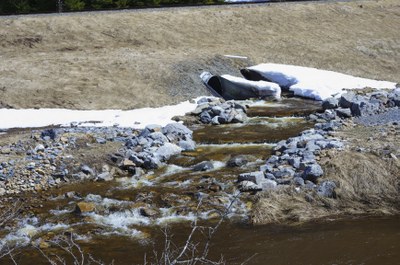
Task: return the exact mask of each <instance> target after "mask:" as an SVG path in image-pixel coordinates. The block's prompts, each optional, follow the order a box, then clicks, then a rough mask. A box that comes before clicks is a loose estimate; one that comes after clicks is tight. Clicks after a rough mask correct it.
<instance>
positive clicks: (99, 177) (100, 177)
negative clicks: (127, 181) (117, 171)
mask: <svg viewBox="0 0 400 265" xmlns="http://www.w3.org/2000/svg"><path fill="white" fill-rule="evenodd" d="M113 179H114V177H113V175H112V174H111V173H110V172H103V173H101V174H99V175H97V177H96V180H97V181H111V180H113Z"/></svg>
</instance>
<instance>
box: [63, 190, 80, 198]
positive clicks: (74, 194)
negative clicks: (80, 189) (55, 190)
mask: <svg viewBox="0 0 400 265" xmlns="http://www.w3.org/2000/svg"><path fill="white" fill-rule="evenodd" d="M64 197H65V198H67V199H74V198H79V197H80V196H79V194H78V193H77V192H76V191H69V192H66V193H65V194H64Z"/></svg>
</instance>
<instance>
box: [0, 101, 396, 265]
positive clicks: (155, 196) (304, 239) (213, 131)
mask: <svg viewBox="0 0 400 265" xmlns="http://www.w3.org/2000/svg"><path fill="white" fill-rule="evenodd" d="M318 108H319V105H318V104H315V103H312V102H310V101H305V100H298V99H288V100H284V101H282V102H280V103H263V104H253V106H252V107H251V108H250V109H249V113H248V114H249V116H251V117H252V118H250V120H249V122H248V123H246V124H234V125H223V126H198V127H195V128H193V129H194V140H195V141H196V142H197V144H198V145H197V148H196V150H195V151H193V152H185V153H182V154H181V155H179V156H176V157H174V158H172V159H171V160H170V161H169V165H168V166H166V167H164V168H161V169H159V170H156V171H154V172H149V173H148V174H147V175H146V176H145V177H142V178H140V179H136V178H134V177H131V176H126V177H122V178H118V179H115V180H114V181H111V182H102V183H101V182H90V183H87V184H85V185H82V184H74V185H68V186H64V187H62V188H60V189H58V190H54V191H52V196H51V199H49V200H47V201H45V202H43V207H41V208H36V209H32V214H31V216H30V217H27V218H23V219H21V220H19V221H18V224H17V225H16V226H17V228H16V229H11V228H10V229H5V230H3V231H2V232H1V234H0V238H3V240H2V242H6V241H7V242H14V243H18V244H19V245H21V246H25V247H24V248H22V250H21V251H23V255H19V256H18V263H19V264H46V261H45V260H44V259H43V257H42V256H41V254H40V253H39V251H38V250H36V249H33V248H31V247H30V244H31V242H32V241H35V240H37V239H38V238H42V239H45V240H50V239H52V238H53V237H54V236H55V235H57V234H62V233H65V232H70V233H73V234H75V235H76V241H77V242H78V243H79V245H80V246H81V247H82V249H83V250H85V251H87V252H89V253H91V254H92V255H93V256H95V257H96V258H98V259H101V260H103V261H105V262H106V263H109V262H111V261H113V260H114V262H115V264H142V263H143V260H144V255H145V253H148V254H147V255H148V256H151V255H152V253H153V250H157V251H162V249H163V242H164V237H165V236H164V234H163V229H164V228H165V227H166V225H168V228H169V231H168V234H170V235H172V234H173V235H174V237H173V240H174V243H175V244H176V245H178V246H179V245H182V244H184V242H185V240H186V238H187V236H188V234H189V233H190V231H191V226H190V224H191V223H192V222H193V220H195V219H197V220H199V222H200V223H201V224H202V225H206V226H212V225H215V224H216V222H217V221H218V220H219V218H220V215H221V213H225V211H226V208H227V207H228V208H229V212H226V215H227V217H228V220H229V221H226V222H224V223H223V224H222V226H221V227H219V229H218V232H217V233H216V234H215V235H214V237H213V240H212V247H211V251H210V256H211V257H213V258H215V259H218V257H219V256H220V255H221V254H222V255H224V258H225V259H226V260H227V264H240V263H241V262H243V261H245V260H246V259H248V258H249V257H251V256H253V255H254V257H252V258H251V259H250V261H249V262H248V264H395V263H396V262H395V261H399V260H400V254H399V253H400V225H399V218H398V217H393V218H375V219H371V218H363V219H358V220H348V221H332V222H327V221H325V222H322V223H308V224H305V225H299V226H283V225H267V226H257V227H253V226H249V225H246V215H247V213H248V211H249V209H250V208H251V202H250V201H251V200H250V199H249V197H246V196H244V197H241V198H240V199H235V194H236V188H235V180H236V178H237V175H238V174H240V173H243V172H250V171H254V170H257V169H258V167H259V166H260V165H261V164H263V161H265V159H266V158H267V157H268V156H269V155H270V151H271V147H272V146H273V144H274V143H276V142H277V141H279V140H282V139H287V138H288V137H291V136H295V135H297V134H298V133H299V132H301V131H302V130H304V129H307V128H310V127H312V124H310V123H308V122H306V121H304V119H302V118H296V117H293V115H303V114H306V113H310V112H313V111H316V110H317V109H318ZM237 155H243V157H245V158H246V160H247V161H248V164H247V165H246V166H245V167H235V168H230V167H227V165H226V163H227V161H228V160H229V159H230V158H232V157H234V156H237ZM204 161H208V162H209V164H210V165H212V167H213V168H212V169H210V170H207V171H194V170H193V166H194V165H196V164H198V163H200V162H204ZM69 191H75V192H76V196H69V197H68V198H67V197H65V196H64V194H65V193H66V192H69ZM26 199H29V198H26ZM79 201H84V202H86V203H88V204H91V205H94V206H95V208H96V211H94V212H93V211H91V212H87V213H83V214H81V215H78V214H75V213H74V209H75V206H76V203H77V202H79ZM199 201H201V203H199ZM232 202H233V204H232V206H231V207H230V205H231V203H232ZM143 209H145V210H146V211H145V214H143ZM195 240H196V241H198V242H204V238H202V237H201V236H200V235H196V237H195ZM43 242H44V241H43ZM44 250H45V251H49V250H51V251H57V250H56V249H53V250H52V249H44ZM56 253H57V252H56ZM60 254H61V253H60ZM9 262H10V261H5V260H3V263H4V264H8V263H9ZM10 264H11V263H10Z"/></svg>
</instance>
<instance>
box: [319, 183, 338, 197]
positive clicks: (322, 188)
mask: <svg viewBox="0 0 400 265" xmlns="http://www.w3.org/2000/svg"><path fill="white" fill-rule="evenodd" d="M335 189H336V184H335V182H333V181H329V180H327V181H324V182H322V183H321V184H320V185H318V186H317V194H318V195H319V196H323V197H327V198H336V192H335Z"/></svg>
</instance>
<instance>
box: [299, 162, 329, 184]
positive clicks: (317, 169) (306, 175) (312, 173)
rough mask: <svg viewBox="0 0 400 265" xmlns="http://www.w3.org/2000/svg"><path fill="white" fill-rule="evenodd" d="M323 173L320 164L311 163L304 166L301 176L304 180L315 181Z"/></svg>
mask: <svg viewBox="0 0 400 265" xmlns="http://www.w3.org/2000/svg"><path fill="white" fill-rule="evenodd" d="M323 174H324V171H323V170H322V168H321V166H320V165H318V164H312V165H308V166H306V167H305V169H304V172H303V175H302V178H303V179H304V180H310V181H312V182H316V181H317V179H318V178H319V177H321V176H322V175H323Z"/></svg>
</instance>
